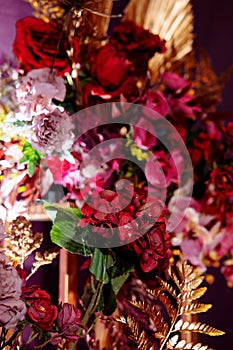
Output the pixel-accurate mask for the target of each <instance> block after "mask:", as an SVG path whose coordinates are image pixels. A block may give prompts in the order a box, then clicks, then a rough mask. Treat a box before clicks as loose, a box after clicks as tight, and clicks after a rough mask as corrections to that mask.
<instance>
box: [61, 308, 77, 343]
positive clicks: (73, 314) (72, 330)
mask: <svg viewBox="0 0 233 350" xmlns="http://www.w3.org/2000/svg"><path fill="white" fill-rule="evenodd" d="M57 322H58V326H59V327H60V328H61V330H62V332H64V333H63V334H64V337H65V338H66V339H68V340H70V341H76V340H78V338H79V336H78V335H77V330H78V329H79V328H80V323H81V311H80V310H79V309H77V308H76V307H74V305H71V304H68V303H64V304H63V306H62V309H61V310H60V312H59V315H58V319H57Z"/></svg>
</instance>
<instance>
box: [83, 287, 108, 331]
mask: <svg viewBox="0 0 233 350" xmlns="http://www.w3.org/2000/svg"><path fill="white" fill-rule="evenodd" d="M103 286H104V283H103V282H100V281H97V286H96V288H95V293H94V294H93V295H92V298H91V301H90V303H89V305H88V307H87V310H86V312H85V315H84V317H83V320H82V325H83V327H85V326H86V325H87V323H88V320H89V318H90V317H91V316H92V315H93V313H94V312H95V310H96V308H97V306H98V303H99V300H100V296H101V293H102V289H103Z"/></svg>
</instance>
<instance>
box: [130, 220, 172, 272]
mask: <svg viewBox="0 0 233 350" xmlns="http://www.w3.org/2000/svg"><path fill="white" fill-rule="evenodd" d="M169 240H170V235H169V234H168V233H167V232H166V225H165V222H164V221H161V222H157V223H156V224H155V225H154V226H153V227H152V228H151V229H150V231H149V232H148V233H146V234H145V235H144V236H142V237H140V238H139V239H138V240H136V241H135V242H134V243H133V245H132V246H133V250H134V251H135V252H136V253H137V254H138V255H139V256H140V267H141V269H142V271H143V272H150V271H152V270H153V269H155V268H160V267H161V266H162V267H163V268H164V267H165V266H166V265H168V259H169V257H170V250H169V247H170V242H169Z"/></svg>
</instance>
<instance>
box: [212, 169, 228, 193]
mask: <svg viewBox="0 0 233 350" xmlns="http://www.w3.org/2000/svg"><path fill="white" fill-rule="evenodd" d="M210 181H211V183H212V184H213V185H214V189H215V191H216V192H217V193H218V194H220V195H223V196H226V197H228V196H232V195H233V169H231V168H229V167H226V168H224V169H220V168H217V169H214V170H212V172H211V174H210Z"/></svg>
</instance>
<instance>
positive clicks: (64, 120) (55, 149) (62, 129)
mask: <svg viewBox="0 0 233 350" xmlns="http://www.w3.org/2000/svg"><path fill="white" fill-rule="evenodd" d="M32 129H33V132H34V134H33V135H32V136H31V140H30V142H31V144H32V146H33V147H34V148H35V149H37V150H39V151H41V152H42V153H46V154H47V155H51V154H59V155H61V156H62V155H64V154H66V153H67V152H68V151H69V149H70V148H71V146H72V144H73V140H74V134H73V129H74V125H73V122H72V120H71V117H70V116H69V115H68V114H67V113H66V112H65V111H63V110H62V109H60V108H59V107H55V108H53V109H52V110H51V112H50V113H48V114H45V113H42V114H38V115H36V116H35V118H34V120H33V127H32Z"/></svg>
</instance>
